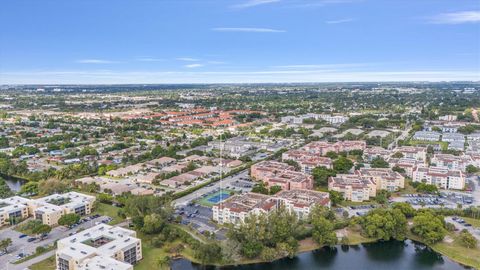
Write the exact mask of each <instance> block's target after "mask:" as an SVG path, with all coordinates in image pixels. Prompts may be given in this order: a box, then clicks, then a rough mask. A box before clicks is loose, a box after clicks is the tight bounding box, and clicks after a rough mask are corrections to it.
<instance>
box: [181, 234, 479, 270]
mask: <svg viewBox="0 0 480 270" xmlns="http://www.w3.org/2000/svg"><path fill="white" fill-rule="evenodd" d="M406 240H410V241H412V242H416V243H419V244H422V245H424V246H425V247H428V248H430V249H432V250H433V251H435V252H437V253H439V254H441V255H442V256H445V257H447V258H448V259H450V260H452V261H453V262H455V263H458V264H459V265H461V266H464V267H471V268H473V269H480V265H475V264H470V263H469V262H466V261H464V260H461V259H460V260H459V259H457V258H455V257H453V256H449V254H448V252H444V251H443V250H440V249H438V248H435V247H434V246H431V245H427V244H426V243H424V242H422V241H421V240H420V239H419V238H417V237H415V236H413V235H409V236H408V237H407V238H406V239H405V240H404V241H406ZM302 241H312V242H313V240H311V238H306V239H303V240H300V241H299V242H302ZM380 241H381V240H379V239H367V238H365V240H360V241H356V242H353V243H348V244H345V246H358V245H361V244H369V243H377V242H380ZM391 241H394V240H391ZM313 243H314V242H313ZM341 246H344V245H342V244H337V245H335V247H341ZM323 247H325V246H319V245H318V244H316V243H315V244H314V245H312V246H303V247H302V245H300V247H299V250H298V251H297V252H296V253H295V256H298V255H300V254H302V253H306V252H313V251H316V250H319V249H321V248H323ZM479 253H480V250H479ZM181 258H182V259H186V260H189V261H191V262H192V263H195V264H199V265H202V264H201V263H200V262H198V261H196V260H195V259H193V258H188V256H180V257H179V258H177V259H181ZM286 258H288V256H285V257H279V258H276V259H274V260H272V261H265V260H262V259H248V260H241V261H238V262H235V263H225V264H212V265H211V266H216V267H231V266H241V265H251V264H262V263H271V262H274V261H277V260H282V259H286Z"/></svg>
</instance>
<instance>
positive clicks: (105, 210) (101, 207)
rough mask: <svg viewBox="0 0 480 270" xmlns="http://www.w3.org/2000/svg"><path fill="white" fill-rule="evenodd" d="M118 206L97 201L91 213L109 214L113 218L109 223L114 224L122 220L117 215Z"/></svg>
mask: <svg viewBox="0 0 480 270" xmlns="http://www.w3.org/2000/svg"><path fill="white" fill-rule="evenodd" d="M119 209H120V207H116V206H113V205H110V204H106V203H99V204H97V207H96V209H95V211H94V212H93V214H99V215H102V216H109V217H111V218H113V220H112V221H111V222H110V223H109V224H110V225H115V224H118V223H120V222H122V221H123V220H124V219H123V218H122V217H120V216H119V215H118V210H119Z"/></svg>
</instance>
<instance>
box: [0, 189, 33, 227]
mask: <svg viewBox="0 0 480 270" xmlns="http://www.w3.org/2000/svg"><path fill="white" fill-rule="evenodd" d="M29 201H30V200H29V199H25V198H22V197H19V196H14V197H10V198H6V199H0V226H3V225H12V224H15V223H17V222H18V221H19V220H22V219H25V218H27V217H28V216H29V208H28V202H29Z"/></svg>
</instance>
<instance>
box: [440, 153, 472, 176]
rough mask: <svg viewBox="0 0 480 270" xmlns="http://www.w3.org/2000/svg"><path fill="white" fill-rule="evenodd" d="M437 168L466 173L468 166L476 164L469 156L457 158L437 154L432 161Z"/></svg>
mask: <svg viewBox="0 0 480 270" xmlns="http://www.w3.org/2000/svg"><path fill="white" fill-rule="evenodd" d="M431 163H432V164H435V166H436V167H441V168H447V169H453V170H461V171H462V172H465V169H466V168H467V166H468V165H470V164H474V162H473V160H472V158H471V157H470V156H468V155H462V156H455V155H451V154H435V155H434V156H433V158H432V160H431Z"/></svg>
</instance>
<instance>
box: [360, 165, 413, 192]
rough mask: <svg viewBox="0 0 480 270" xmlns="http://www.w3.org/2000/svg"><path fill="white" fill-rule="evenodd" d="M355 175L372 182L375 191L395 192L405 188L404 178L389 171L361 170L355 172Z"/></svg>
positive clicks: (378, 169) (376, 169)
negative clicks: (374, 185)
mask: <svg viewBox="0 0 480 270" xmlns="http://www.w3.org/2000/svg"><path fill="white" fill-rule="evenodd" d="M356 174H357V175H360V176H361V177H362V178H364V179H365V178H367V179H370V180H371V181H373V182H374V183H375V184H376V189H377V190H388V191H397V190H399V189H401V188H404V187H405V177H403V176H402V175H401V174H399V173H398V172H394V171H392V170H391V169H384V168H371V169H365V168H362V169H360V170H358V171H356Z"/></svg>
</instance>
